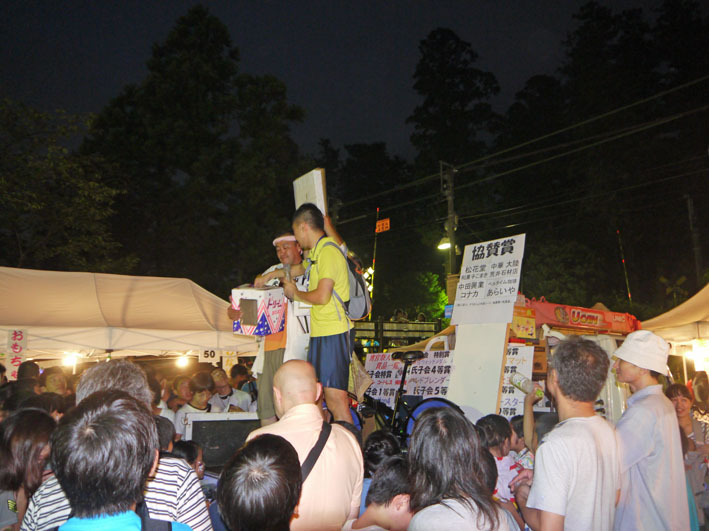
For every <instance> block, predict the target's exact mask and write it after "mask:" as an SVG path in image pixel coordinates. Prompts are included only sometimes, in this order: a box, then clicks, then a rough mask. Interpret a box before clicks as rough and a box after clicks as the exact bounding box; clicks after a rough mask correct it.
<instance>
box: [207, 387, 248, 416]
mask: <svg viewBox="0 0 709 531" xmlns="http://www.w3.org/2000/svg"><path fill="white" fill-rule="evenodd" d="M209 403H210V404H212V408H213V409H212V411H214V412H216V409H214V408H217V409H219V411H224V412H228V411H229V407H231V406H236V407H238V408H240V409H241V410H242V411H249V408H250V407H251V395H250V394H249V393H246V392H244V391H239V390H238V389H234V388H233V387H232V388H231V392H230V393H229V394H228V395H226V396H221V395H220V394H219V393H215V394H214V395H212V398H210V399H209Z"/></svg>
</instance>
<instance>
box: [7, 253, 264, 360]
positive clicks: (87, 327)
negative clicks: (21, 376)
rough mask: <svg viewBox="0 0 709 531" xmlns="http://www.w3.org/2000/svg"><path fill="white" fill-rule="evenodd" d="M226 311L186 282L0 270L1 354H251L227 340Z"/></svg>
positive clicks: (247, 345)
mask: <svg viewBox="0 0 709 531" xmlns="http://www.w3.org/2000/svg"><path fill="white" fill-rule="evenodd" d="M228 307H229V303H228V302H227V301H225V300H222V299H220V298H219V297H217V296H216V295H213V294H212V293H210V292H208V291H207V290H205V289H203V288H202V287H200V286H198V285H197V284H195V283H194V282H192V281H191V280H188V279H185V278H160V277H138V276H127V275H109V274H100V273H80V272H58V271H38V270H30V269H15V268H9V267H0V352H4V353H6V354H7V355H8V356H14V353H16V352H17V350H18V349H19V350H22V354H23V355H24V356H25V357H26V358H32V359H40V360H42V359H45V360H48V359H55V360H56V359H61V358H64V357H65V356H66V355H67V353H72V355H74V356H78V357H79V358H91V359H101V358H106V357H108V356H110V357H122V356H136V355H157V356H165V355H175V354H185V353H187V352H190V351H191V352H192V353H195V352H198V351H202V350H215V351H217V350H221V351H229V352H234V353H239V352H242V353H243V352H254V351H256V350H257V349H258V347H257V344H256V342H255V341H254V339H253V338H252V337H249V336H243V335H236V334H234V333H233V331H232V330H233V322H232V321H231V320H230V319H229V317H228V316H227V308H228ZM18 333H19V335H18ZM13 336H14V337H13ZM20 336H21V339H24V343H23V342H22V341H19V342H18V341H15V340H16V339H17V338H18V337H20ZM13 346H14V350H13Z"/></svg>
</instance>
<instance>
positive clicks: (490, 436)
mask: <svg viewBox="0 0 709 531" xmlns="http://www.w3.org/2000/svg"><path fill="white" fill-rule="evenodd" d="M475 427H476V428H477V429H478V435H479V436H480V442H482V445H483V446H484V447H485V448H487V449H490V448H493V447H495V446H500V445H501V444H502V443H504V442H505V439H509V438H510V437H512V428H511V427H510V422H509V421H508V420H507V419H506V418H505V417H503V416H502V415H494V414H493V415H485V416H484V417H483V418H481V419H480V420H478V422H477V423H476V424H475Z"/></svg>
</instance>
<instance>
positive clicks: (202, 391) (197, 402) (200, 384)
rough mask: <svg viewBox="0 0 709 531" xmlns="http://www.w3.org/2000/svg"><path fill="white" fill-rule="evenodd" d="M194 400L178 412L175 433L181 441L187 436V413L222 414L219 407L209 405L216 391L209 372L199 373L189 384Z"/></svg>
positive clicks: (191, 399)
mask: <svg viewBox="0 0 709 531" xmlns="http://www.w3.org/2000/svg"><path fill="white" fill-rule="evenodd" d="M189 386H190V392H191V394H192V398H190V401H189V402H188V403H187V404H185V405H184V406H182V407H181V408H180V409H178V410H177V413H176V414H175V431H176V432H177V438H178V439H181V438H182V437H184V435H185V426H186V425H187V418H186V415H187V413H221V409H219V407H217V406H214V405H212V404H210V403H209V399H210V398H212V392H213V391H214V380H212V377H211V376H210V375H209V373H208V372H198V373H197V374H195V375H194V376H193V377H192V378H191V379H190V382H189Z"/></svg>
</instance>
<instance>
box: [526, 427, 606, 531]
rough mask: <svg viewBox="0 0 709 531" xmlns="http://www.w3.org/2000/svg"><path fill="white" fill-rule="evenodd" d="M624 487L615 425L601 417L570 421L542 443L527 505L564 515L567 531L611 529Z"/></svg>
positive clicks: (536, 457)
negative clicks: (622, 485) (621, 479)
mask: <svg viewBox="0 0 709 531" xmlns="http://www.w3.org/2000/svg"><path fill="white" fill-rule="evenodd" d="M619 488H620V455H619V450H618V442H617V439H616V434H615V430H614V429H613V426H612V425H611V424H610V423H609V422H608V421H606V420H605V419H603V418H602V417H598V416H593V417H572V418H570V419H567V420H564V421H563V422H560V423H559V424H557V425H556V427H555V428H554V429H553V430H552V431H550V432H549V433H548V434H547V435H546V436H545V437H544V440H543V441H542V444H541V445H540V446H539V449H538V450H537V454H536V456H535V463H534V480H533V482H532V489H531V491H530V493H529V499H528V500H527V506H528V507H532V508H534V509H539V510H542V511H547V512H550V513H554V514H559V515H562V516H564V529H569V530H574V531H576V530H586V529H588V530H603V531H605V530H609V529H611V528H612V527H613V518H614V516H615V499H616V492H617V491H618V489H619Z"/></svg>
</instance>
